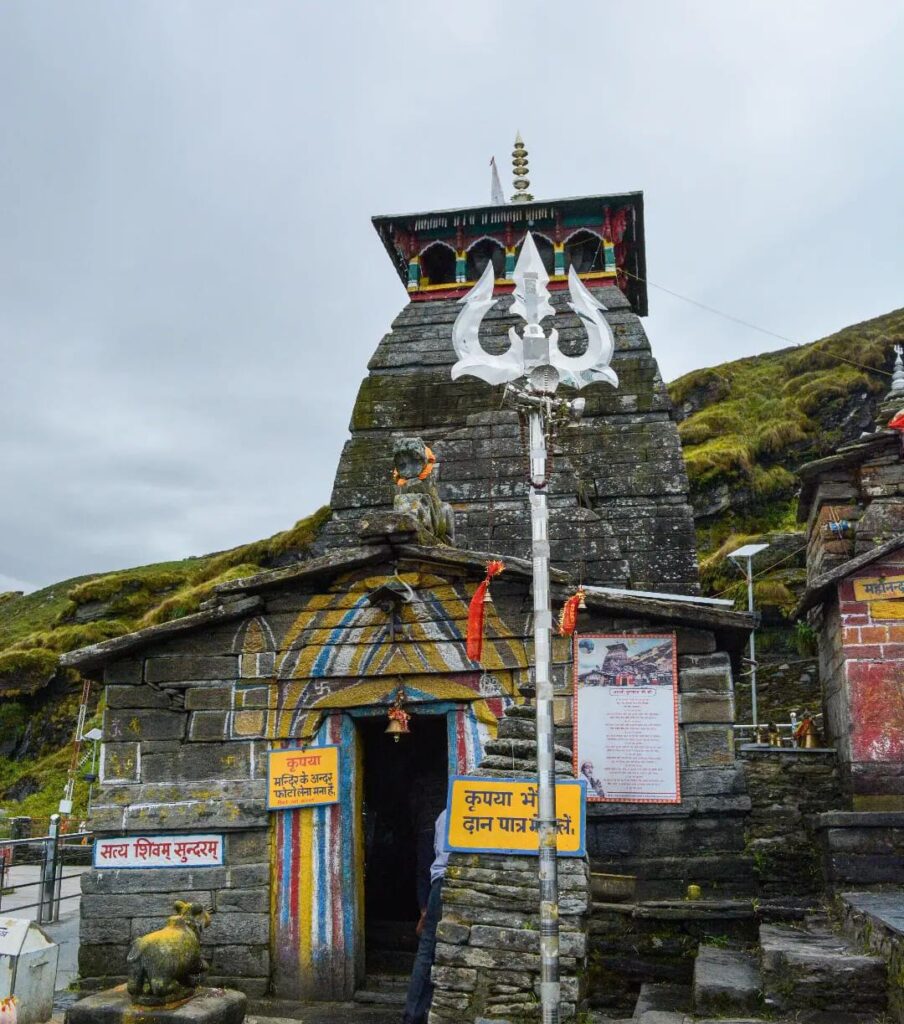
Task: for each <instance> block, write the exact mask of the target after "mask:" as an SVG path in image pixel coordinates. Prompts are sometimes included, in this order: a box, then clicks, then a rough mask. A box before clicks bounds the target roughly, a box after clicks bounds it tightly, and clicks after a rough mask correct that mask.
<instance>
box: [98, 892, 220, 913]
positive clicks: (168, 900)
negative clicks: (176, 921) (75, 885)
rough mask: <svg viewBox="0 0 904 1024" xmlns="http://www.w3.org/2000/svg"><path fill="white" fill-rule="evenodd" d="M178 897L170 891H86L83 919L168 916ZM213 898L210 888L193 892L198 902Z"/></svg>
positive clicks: (194, 898)
mask: <svg viewBox="0 0 904 1024" xmlns="http://www.w3.org/2000/svg"><path fill="white" fill-rule="evenodd" d="M177 898H178V897H176V896H174V895H173V893H169V892H153V893H148V892H137V893H120V894H118V895H111V894H109V893H104V894H103V895H101V894H93V893H85V894H83V895H82V900H81V906H80V913H81V916H82V918H83V919H85V918H94V917H101V918H111V917H138V916H142V917H147V916H152V915H153V916H154V917H155V918H166V917H169V915H170V914H172V913H173V900H174V899H177ZM212 898H213V897H212V894H211V893H210V891H209V890H200V891H199V890H195V891H193V892H192V899H193V900H194V901H195V902H196V903H203V904H205V906H209V905H210V904H211V902H212Z"/></svg>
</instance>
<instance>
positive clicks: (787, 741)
mask: <svg viewBox="0 0 904 1024" xmlns="http://www.w3.org/2000/svg"><path fill="white" fill-rule="evenodd" d="M810 717H811V718H812V719H813V721H814V722H817V723H819V724H820V725H821V723H822V712H820V713H819V714H816V715H811V716H810ZM772 724H774V725H775V727H776V729H777V730H778V733H779V736H780V737H781V741H782V746H784V747H789V748H791V747H794V748H796V747H797V746H798V743H797V740H796V739H795V738H794V732H795V730H796V729H797V727H798V726H799V725H800V719H799V718H798V717H797V715H795V714H792V715H791V721H790V722H775V723H772ZM732 728H733V729H734V734H735V739H738V740H746V741H747V742H748V743H757V742H758V735H759V734H765V733H766V732H767V731H768V726H767V725H764V724H763V723H762V722H760V723H758V724H757V725H754V724H753V722H740V723H736V724H735V725H734V726H733V727H732ZM820 731H821V729H820Z"/></svg>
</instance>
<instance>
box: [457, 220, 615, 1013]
mask: <svg viewBox="0 0 904 1024" xmlns="http://www.w3.org/2000/svg"><path fill="white" fill-rule="evenodd" d="M512 276H513V280H514V283H515V292H514V299H513V301H512V304H511V306H510V307H509V311H510V312H511V313H513V314H514V315H517V316H520V317H522V319H523V320H524V321H525V324H526V326H525V328H524V332H523V334H522V335H519V334H518V332H517V331H516V330H515V328H514V327H513V328H511V329H510V330H509V342H510V344H509V348H508V350H507V351H506V352H504V353H501V354H499V355H492V354H491V353H489V352H487V351H486V349H484V348H483V346H482V345H481V344H480V339H479V336H478V331H479V328H480V323H481V320H482V319H483V317H484V315H485V314H486V312H487V310H489V309H490V307H491V306H493V304H494V303H495V301H496V300H495V299H494V297H493V288H494V284H495V277H494V271H493V266H492V264H488V265H487V267H486V269H485V270H484V272H483V275H482V276H481V278H480V280H479V281H478V282H477V284H476V285H474V287H473V288H472V289H471V290H470V291H469V292H468V294H467V295H466V296H465V297H464V298H463V299H462V300H461V301H462V305H463V307H464V308H463V309H462V311H461V312H460V313H459V315H458V317H457V318H456V321H455V324H454V326H453V328H452V343H453V345H454V346H455V354H456V355H457V356H458V360H457V362H456V363H455V365H454V366H453V367H452V379H453V380H456V379H457V378H458V377H460V376H472V377H479V378H480V379H481V380H484V381H486V382H487V383H488V384H494V385H495V384H506V388H505V393H504V400H505V401H506V402H508V403H509V404H510V405H513V406H514V407H515V408H517V409H518V410H519V411H520V412H521V413H526V414H527V420H528V427H529V444H530V451H529V453H528V455H529V460H530V519H531V539H532V548H531V555H532V558H533V587H534V685H535V689H536V697H535V704H536V712H537V724H536V740H537V797H538V804H539V807H538V811H539V813H538V815H537V832H538V838H539V856H538V874H539V881H540V1003H541V1008H542V1020H543V1024H559V1006H560V984H559V877H558V863H557V861H556V854H557V849H558V843H557V838H558V829H557V821H556V777H555V772H556V770H555V732H554V729H553V718H552V709H553V688H552V680H551V678H550V672H549V662H550V650H549V647H550V635H551V632H552V611H551V609H550V600H549V513H548V509H547V506H546V484H547V479H546V472H547V452H546V434H547V429H548V428H549V427H550V425H551V423H552V421H553V419H558V420H559V421H566V422H567V421H568V420H576V419H579V418H580V416H581V414H582V413H583V411H584V404H585V403H584V399H583V398H575V399H573V400H571V401H565V400H563V399H557V398H555V397H554V396H555V392H556V389H557V388H558V386H559V384H560V383H561V384H564V385H565V386H567V387H569V388H573V389H575V390H578V391H579V390H580V389H581V388H583V387H585V386H586V385H587V384H590V383H593V382H594V381H603V380H604V381H607V382H608V383H609V384H611V385H612V386H613V387H618V377H617V375H616V373H615V371H614V370H613V369H612V368H611V367H610V365H609V362H610V360H611V359H612V354H613V352H614V350H615V336H614V334H613V333H612V329H611V327H610V326H609V324H608V323H607V322H606V319H605V317H604V316H603V313H604V312H605V307H604V306H602V305H601V304H600V303H599V302H598V301H597V300H596V299H595V298H594V297H593V295H591V294H590V292H589V291H588V290H587V289H586V288H585V287H584V285H583V284H582V283H581V281H580V279H579V277H578V274H577V271H576V270H575V269H574V267H571V268H570V270H569V272H568V291H569V296H570V300H571V301H570V302H569V305H570V306H571V309H572V310H573V312H575V313H576V314H577V316H578V318H579V320H580V323H581V324H582V326H583V329H584V330H585V331H586V333H587V348H586V350H585V352H584V354H583V355H581V356H574V357H572V356H566V355H564V354H563V353H562V352H561V351H560V349H559V347H558V337H559V333H558V331H556V330H555V329H553V330H551V331H550V333H549V335H548V336H547V334H546V332H545V331H544V329H543V327H542V326H541V322H542V321H543V320H544V319H545V318H546V317H551V316H555V310H554V308H553V306H552V304H551V303H550V296H549V292H548V290H547V288H546V285H547V284H548V282H549V275H548V274H547V271H546V268H545V267H544V266H543V261H542V259H541V258H540V254H539V252H538V251H537V247H536V245H535V243H534V240H533V238H532V237H531V234H530V232H528V233H527V234H526V235H525V237H524V243H523V245H522V247H521V255H520V256H519V257H518V262H517V263H516V264H515V270H514V273H513V275H512ZM514 381H520V383H519V384H514V383H513V382H514Z"/></svg>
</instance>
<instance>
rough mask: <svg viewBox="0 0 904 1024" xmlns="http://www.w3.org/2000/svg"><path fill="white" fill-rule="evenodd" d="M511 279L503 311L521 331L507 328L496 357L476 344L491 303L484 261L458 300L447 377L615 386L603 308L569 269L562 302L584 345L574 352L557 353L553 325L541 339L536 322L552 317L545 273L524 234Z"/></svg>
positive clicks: (490, 278)
mask: <svg viewBox="0 0 904 1024" xmlns="http://www.w3.org/2000/svg"><path fill="white" fill-rule="evenodd" d="M513 277H514V281H515V295H514V299H513V301H512V304H511V306H510V307H509V312H510V313H517V314H518V315H519V316H520V317H522V318H523V319H524V320H525V321H526V322H527V326H526V327H525V329H524V333H523V335H519V334H518V332H517V331H516V330H515V328H514V327H512V328H510V329H509V341H510V345H509V348H508V350H507V351H506V352H503V353H502V354H501V355H497V356H494V355H491V354H490V353H489V352H487V351H486V349H485V348H484V347H483V346H482V345H481V344H480V339H479V338H478V331H479V330H480V324H481V322H482V321H483V318H484V317H485V316H486V314H487V312H488V310H489V309H490V307H491V306H492V305H493V304H494V303H495V301H496V300H495V299H494V298H493V285H494V283H495V282H494V272H493V264H492V262H489V263H487V266H486V270H484V272H483V275H482V276H481V278H480V280H479V281H478V282H477V284H475V285H474V287H473V288H472V289H471V290H470V291H469V292H468V294H467V295H465V296H464V298H462V299H461V300H459V301H460V302H461V303H462V304H463V305H464V309H462V311H461V312H460V313H459V314H458V318H457V319H456V321H455V326H454V327H453V328H452V344H453V345H454V346H455V353H456V355H457V356H458V362H456V363H455V365H454V366H453V367H452V379H453V380H456V379H457V378H458V377H461V376H465V375H470V376H472V377H479V378H480V379H481V380H485V381H486V382H487V383H488V384H505V383H508V382H509V381H514V380H517V379H518V378H519V377H525V376H529V377H531V380H532V382H533V383H534V384H535V386H536V387H537V390H540V391H545V392H554V391H555V390H556V387H557V386H558V385H559V384H560V383H561V384H564V385H566V386H567V387H572V388H577V389H578V390H580V389H581V388H583V387H584V386H585V385H586V384H591V383H592V382H593V381H596V380H605V381H608V382H609V383H610V384H611V385H612V386H613V387H618V377H617V376H616V374H615V371H614V370H613V369H612V367H611V366H610V365H609V363H610V361H611V359H612V353H613V351H614V349H615V338H614V336H613V334H612V329H611V328H610V327H609V324H608V323H607V322H606V319H605V317H604V316H603V312H605V309H606V307H605V306H604V305H602V304H601V303H600V302H598V301H597V300H596V299H595V298H594V297H593V296H592V295H591V294H590V292H589V291H588V290H587V289H586V288H585V287H584V285H583V284H582V283H581V280H580V278H579V277H578V275H577V274H576V273H575V269H574V267H571V268H570V269H569V271H568V291H569V294H570V296H571V302H569V303H568V305H569V306H570V307H571V308H572V310H573V311H574V312H575V313H577V315H578V316H579V317H580V319H581V323H582V324H583V325H584V329H585V330H586V332H587V348H586V350H585V351H584V353H583V354H582V355H579V356H566V355H563V354H562V352H561V351H560V350H559V344H558V342H559V332H558V331H557V330H555V328H553V329H552V330H550V332H549V336H548V337H547V335H546V332H545V331H544V330H543V328H542V327H541V326H540V321H541V320H543V319H545V318H546V317H548V316H555V310H554V309H553V308H552V305H551V304H550V302H549V291H548V290H547V287H546V285H547V284H548V283H549V275H548V274H547V273H546V269H545V268H544V266H543V261H542V260H541V259H540V254H539V253H538V252H537V247H536V245H535V244H534V240H533V238H532V237H531V234H530V232H528V233H527V235H525V237H524V245H523V246H522V247H521V254H520V256H519V257H518V262H517V264H516V265H515V271H514V274H513Z"/></svg>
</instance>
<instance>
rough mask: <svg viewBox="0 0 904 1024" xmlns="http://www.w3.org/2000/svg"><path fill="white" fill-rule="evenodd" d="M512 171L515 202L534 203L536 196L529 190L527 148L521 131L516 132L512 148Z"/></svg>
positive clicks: (513, 198)
mask: <svg viewBox="0 0 904 1024" xmlns="http://www.w3.org/2000/svg"><path fill="white" fill-rule="evenodd" d="M512 171H513V173H514V175H515V182H514V184H515V194H514V195H513V196H512V202H513V203H532V202H533V201H534V197H533V196H532V195H531V194H530V193H529V192H528V191H527V190H528V188H530V181H529V180H528V177H527V175H528V173H529V171H528V169H527V150H526V149H525V148H524V142H523V141H522V139H521V132H516V133H515V148H514V149H513V150H512Z"/></svg>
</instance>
